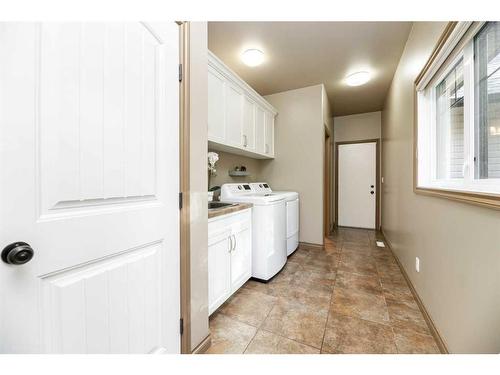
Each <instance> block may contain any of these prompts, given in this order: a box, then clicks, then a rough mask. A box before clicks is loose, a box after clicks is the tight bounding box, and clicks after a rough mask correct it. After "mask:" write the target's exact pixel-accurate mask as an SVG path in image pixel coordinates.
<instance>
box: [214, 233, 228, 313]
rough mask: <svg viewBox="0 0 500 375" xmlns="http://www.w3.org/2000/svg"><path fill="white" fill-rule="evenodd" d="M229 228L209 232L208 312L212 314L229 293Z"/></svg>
mask: <svg viewBox="0 0 500 375" xmlns="http://www.w3.org/2000/svg"><path fill="white" fill-rule="evenodd" d="M233 243H234V242H233V240H232V235H231V230H230V229H222V230H220V231H219V232H218V233H211V234H210V235H209V238H208V271H209V272H208V313H209V314H212V313H213V312H214V311H215V310H217V308H218V307H219V306H220V305H222V304H223V303H224V301H225V300H227V299H228V298H229V296H230V295H231V249H232V246H233Z"/></svg>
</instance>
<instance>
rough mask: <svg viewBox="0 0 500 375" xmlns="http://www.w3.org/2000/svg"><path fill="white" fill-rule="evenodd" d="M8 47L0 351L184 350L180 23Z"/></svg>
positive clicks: (1, 71) (27, 31)
mask: <svg viewBox="0 0 500 375" xmlns="http://www.w3.org/2000/svg"><path fill="white" fill-rule="evenodd" d="M0 45H1V46H2V47H1V48H0V108H1V111H0V186H1V187H0V223H1V224H0V250H1V249H3V248H4V247H6V246H7V245H9V244H11V246H10V247H8V248H7V249H6V250H5V251H4V252H3V254H2V255H3V257H2V258H3V261H1V262H0V295H1V306H0V352H2V353H150V352H168V353H177V352H179V351H180V334H179V317H180V307H179V306H180V301H179V298H180V297H179V295H180V292H179V212H178V192H179V159H178V155H179V149H178V144H179V142H178V129H179V113H178V112H179V110H178V108H179V105H178V104H179V94H178V90H179V83H178V63H179V47H178V46H179V32H178V25H176V24H175V23H173V22H172V23H164V24H145V23H128V24H118V23H110V24H105V23H92V24H77V23H47V24H35V23H3V24H1V25H0ZM21 242H23V243H24V244H23V243H21ZM9 250H10V251H9ZM31 251H33V258H32V259H31V260H29V258H30V252H31ZM27 260H29V261H28V262H27V263H24V264H15V263H23V262H26V261H27ZM8 263H10V264H8Z"/></svg>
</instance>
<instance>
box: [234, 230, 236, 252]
mask: <svg viewBox="0 0 500 375" xmlns="http://www.w3.org/2000/svg"><path fill="white" fill-rule="evenodd" d="M233 238H234V245H233V251H234V250H236V236H235V235H234V234H233Z"/></svg>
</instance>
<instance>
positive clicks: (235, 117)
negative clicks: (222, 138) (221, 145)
mask: <svg viewBox="0 0 500 375" xmlns="http://www.w3.org/2000/svg"><path fill="white" fill-rule="evenodd" d="M225 87H226V91H225V92H226V107H225V113H226V118H225V120H226V143H227V144H229V145H234V146H237V147H241V146H243V140H242V136H241V134H242V130H243V94H242V93H241V92H240V91H239V90H238V89H237V88H236V87H234V86H233V85H231V84H229V83H226V86H225Z"/></svg>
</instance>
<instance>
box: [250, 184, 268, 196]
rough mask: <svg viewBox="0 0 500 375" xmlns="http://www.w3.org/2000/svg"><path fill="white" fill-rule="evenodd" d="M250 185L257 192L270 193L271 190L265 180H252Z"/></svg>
mask: <svg viewBox="0 0 500 375" xmlns="http://www.w3.org/2000/svg"><path fill="white" fill-rule="evenodd" d="M250 187H251V188H252V191H254V192H255V193H257V194H271V193H272V192H273V190H272V189H271V186H269V184H268V183H267V182H253V183H251V184H250Z"/></svg>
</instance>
